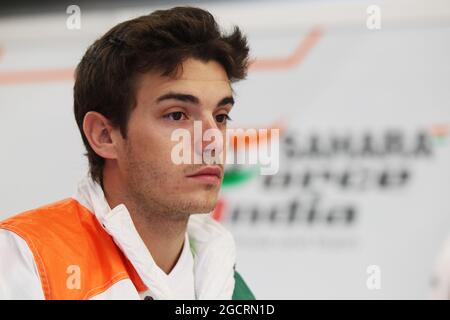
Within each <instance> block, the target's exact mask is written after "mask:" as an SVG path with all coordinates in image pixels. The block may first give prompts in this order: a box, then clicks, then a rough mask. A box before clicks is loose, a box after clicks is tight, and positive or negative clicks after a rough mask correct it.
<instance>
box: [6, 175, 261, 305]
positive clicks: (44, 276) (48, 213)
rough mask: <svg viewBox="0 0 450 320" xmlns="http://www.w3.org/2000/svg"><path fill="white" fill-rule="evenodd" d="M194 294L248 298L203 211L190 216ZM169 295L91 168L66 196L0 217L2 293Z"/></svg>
mask: <svg viewBox="0 0 450 320" xmlns="http://www.w3.org/2000/svg"><path fill="white" fill-rule="evenodd" d="M187 234H188V237H189V243H190V246H191V250H192V253H193V257H194V282H195V296H196V299H232V298H234V299H253V298H254V297H253V294H252V293H251V291H250V290H249V289H248V287H247V286H246V284H245V282H244V281H243V280H242V278H241V277H240V275H239V274H238V273H237V272H236V271H235V268H234V267H235V261H236V253H235V244H234V240H233V237H232V235H231V233H230V232H229V231H227V230H226V229H225V228H224V227H223V226H222V225H221V224H220V223H219V222H217V221H215V220H214V219H212V218H211V216H210V215H209V214H196V215H193V216H191V217H190V219H189V223H188V228H187ZM143 296H149V297H152V298H153V299H173V298H174V297H175V295H174V292H171V288H170V287H169V286H168V284H167V277H166V275H165V274H164V272H163V271H162V270H161V269H160V268H159V267H158V266H157V265H156V264H155V262H154V260H153V258H152V256H151V254H150V252H149V250H148V249H147V247H146V246H145V244H144V242H143V241H142V239H141V237H140V236H139V234H138V232H137V231H136V228H135V226H134V224H133V222H132V220H131V217H130V214H129V212H128V210H127V208H126V207H125V206H124V205H123V204H120V205H118V206H117V207H115V208H113V209H112V210H111V209H110V207H109V205H108V203H107V201H106V199H105V197H104V193H103V190H102V188H101V187H100V185H99V184H97V183H96V182H94V181H93V180H92V179H91V178H90V177H89V176H87V177H85V178H84V179H82V180H81V181H80V183H79V185H78V188H77V192H76V194H75V195H74V196H73V197H72V198H68V199H65V200H62V201H59V202H56V203H53V204H50V205H47V206H44V207H41V208H38V209H34V210H30V211H27V212H24V213H21V214H19V215H16V216H13V217H11V218H9V219H7V220H5V221H2V222H0V298H1V299H141V297H143Z"/></svg>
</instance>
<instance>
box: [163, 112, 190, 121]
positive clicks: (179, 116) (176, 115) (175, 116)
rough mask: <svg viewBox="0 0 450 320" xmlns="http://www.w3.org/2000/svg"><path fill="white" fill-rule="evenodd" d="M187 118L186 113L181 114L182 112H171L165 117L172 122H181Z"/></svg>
mask: <svg viewBox="0 0 450 320" xmlns="http://www.w3.org/2000/svg"><path fill="white" fill-rule="evenodd" d="M183 117H184V118H185V119H186V118H187V117H186V114H185V113H184V112H181V111H176V112H171V113H168V114H166V115H165V116H164V118H168V119H170V120H175V121H179V120H181V119H182V118H183Z"/></svg>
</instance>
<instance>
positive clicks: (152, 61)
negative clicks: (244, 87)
mask: <svg viewBox="0 0 450 320" xmlns="http://www.w3.org/2000/svg"><path fill="white" fill-rule="evenodd" d="M248 54H249V48H248V44H247V39H246V37H245V36H244V35H243V34H242V33H241V31H240V29H239V28H238V27H234V29H233V30H232V32H231V33H229V34H224V33H223V32H221V30H220V28H219V26H218V24H217V23H216V21H215V20H214V17H213V16H212V15H211V14H210V13H209V12H208V11H205V10H202V9H199V8H194V7H175V8H172V9H169V10H158V11H154V12H153V13H151V14H149V15H145V16H141V17H139V18H136V19H132V20H129V21H125V22H122V23H120V24H118V25H116V26H115V27H113V28H112V29H111V30H109V31H108V32H107V33H106V34H105V35H103V36H102V37H101V38H99V39H98V40H96V41H95V42H94V43H93V44H92V45H91V46H90V47H89V48H88V49H87V51H86V53H85V54H84V56H83V58H82V59H81V61H80V63H79V64H78V66H77V68H76V71H75V85H74V112H75V118H76V121H77V124H78V128H79V130H80V132H81V136H82V139H83V142H84V145H85V146H86V149H87V153H86V156H87V157H88V160H89V168H90V173H91V176H92V178H93V179H94V180H96V181H97V182H99V183H101V182H102V172H103V167H104V162H105V159H103V158H102V157H100V156H99V155H97V154H96V153H95V152H94V150H93V149H92V148H91V146H90V145H89V142H88V140H87V139H86V136H85V134H84V132H83V119H84V116H85V115H86V113H87V112H89V111H97V112H99V113H101V114H103V115H104V116H105V117H106V118H108V119H109V120H110V121H111V123H112V125H114V126H116V127H119V128H120V132H121V134H122V136H123V137H124V138H126V137H127V123H128V119H129V115H130V113H131V111H132V110H133V108H134V107H135V105H136V101H135V93H136V92H135V87H136V81H137V76H138V75H139V74H142V73H145V72H150V71H154V72H160V73H161V75H165V76H175V75H176V73H177V72H178V70H179V67H180V65H181V64H182V63H183V61H184V60H186V59H187V58H196V59H199V60H201V61H205V62H208V61H210V60H214V61H217V62H218V63H220V64H221V65H222V66H223V68H224V69H225V71H226V73H227V75H228V78H229V80H230V81H231V82H234V81H237V80H241V79H244V78H245V77H246V74H247V69H248Z"/></svg>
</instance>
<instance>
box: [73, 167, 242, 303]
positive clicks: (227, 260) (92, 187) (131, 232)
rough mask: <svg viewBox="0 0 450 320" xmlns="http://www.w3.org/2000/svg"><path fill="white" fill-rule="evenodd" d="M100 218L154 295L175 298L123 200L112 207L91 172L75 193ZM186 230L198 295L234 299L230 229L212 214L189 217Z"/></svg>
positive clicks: (209, 297)
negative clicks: (192, 258) (192, 256)
mask: <svg viewBox="0 0 450 320" xmlns="http://www.w3.org/2000/svg"><path fill="white" fill-rule="evenodd" d="M73 198H75V200H77V201H78V202H79V203H80V204H81V205H83V206H84V207H86V208H87V209H89V210H90V211H91V212H92V213H93V214H95V216H96V218H97V220H98V221H99V222H100V224H101V225H102V227H103V228H104V229H105V230H106V232H107V233H108V234H110V235H111V237H112V238H113V240H114V242H115V243H116V245H117V246H118V247H119V248H120V250H121V251H122V252H123V253H124V254H125V256H126V257H127V258H128V260H129V261H130V262H131V264H132V265H133V267H134V268H135V270H136V272H137V273H138V274H139V276H140V277H141V279H142V281H143V282H144V283H145V285H146V286H147V287H148V288H149V290H150V291H151V292H152V294H153V297H154V298H155V299H172V298H173V297H174V294H173V293H172V292H171V288H170V287H169V285H168V283H167V280H166V278H167V275H166V274H165V273H164V271H162V270H161V269H160V268H159V267H158V266H157V265H156V263H155V261H154V260H153V257H152V255H151V253H150V251H149V250H148V249H147V247H146V246H145V244H144V242H143V240H142V239H141V237H140V236H139V233H138V232H137V230H136V228H135V226H134V224H133V221H132V219H131V216H130V214H129V212H128V210H127V208H126V207H125V205H124V204H119V205H118V206H116V207H115V208H113V209H111V208H110V207H109V204H108V202H107V201H106V198H105V196H104V193H103V190H102V188H101V186H100V185H99V184H98V183H96V182H95V181H94V180H93V179H92V178H91V177H90V175H89V174H87V175H86V176H85V177H83V178H82V179H81V180H80V182H79V183H78V187H77V190H76V193H75V195H74V197H73ZM187 234H188V237H189V242H190V246H191V250H192V252H193V255H194V279H195V293H196V298H197V299H231V297H232V294H233V290H234V265H235V260H236V249H235V243H234V239H233V237H232V235H231V233H230V232H229V231H228V230H226V229H225V228H224V227H223V226H222V225H221V224H220V223H219V222H217V221H215V220H214V219H213V218H212V217H211V216H210V214H195V215H192V216H191V217H190V218H189V222H188V227H187Z"/></svg>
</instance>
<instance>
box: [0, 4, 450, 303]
mask: <svg viewBox="0 0 450 320" xmlns="http://www.w3.org/2000/svg"><path fill="white" fill-rule="evenodd" d="M368 5H369V4H368V3H365V2H338V1H335V2H334V1H333V2H322V1H321V2H318V3H317V2H316V3H313V2H300V3H297V2H282V3H277V4H275V3H270V2H263V3H259V4H257V3H256V2H249V3H242V4H237V3H235V4H228V5H227V4H224V3H219V4H214V5H212V4H211V5H208V4H205V5H204V6H205V8H207V9H210V10H212V12H213V13H214V14H215V15H216V16H217V17H218V18H219V20H221V21H222V22H223V23H224V24H225V25H228V24H232V23H237V24H239V25H241V26H242V28H243V29H244V30H245V31H246V32H247V33H248V36H249V39H250V44H251V47H252V56H253V57H254V58H255V59H256V60H255V62H254V63H253V64H252V66H251V69H250V72H249V76H248V80H247V81H245V82H242V83H239V84H236V86H235V91H236V100H237V104H236V107H235V110H233V112H232V114H231V116H232V118H233V119H234V121H233V122H232V126H234V127H242V128H256V129H258V128H279V129H280V140H279V143H278V144H277V146H278V147H279V154H280V161H279V171H278V173H277V174H276V175H266V176H264V175H261V174H260V169H261V168H260V167H259V166H258V165H228V166H227V171H226V175H225V179H224V185H223V189H222V192H221V194H220V200H219V203H218V205H217V207H216V209H215V211H214V212H213V213H212V214H213V216H214V217H215V218H216V219H217V220H219V221H221V222H222V223H224V224H225V225H226V226H227V227H228V228H229V229H230V230H231V231H232V232H233V234H234V235H235V239H236V242H237V246H238V269H239V270H240V271H241V273H242V274H243V275H244V277H245V278H246V279H247V281H248V282H249V285H250V286H251V287H252V288H253V290H254V292H255V294H256V296H257V298H268V299H270V298H275V299H281V298H287V299H294V298H307V299H309V298H343V299H345V298H362V299H366V298H368V299H379V298H407V299H409V298H427V297H428V295H429V290H430V280H431V273H432V268H433V264H434V259H435V256H436V254H437V252H438V250H439V247H440V245H441V242H442V241H443V239H444V238H445V236H446V234H447V232H450V198H449V196H448V194H449V190H450V137H449V134H450V105H449V101H450V90H449V88H450V63H449V57H450V42H449V41H448V39H450V20H449V17H450V14H449V13H450V5H449V4H448V2H445V1H435V2H433V1H426V2H425V1H410V2H401V1H392V2H390V3H389V4H387V3H384V2H379V4H378V5H379V6H378V8H379V9H380V17H381V25H380V29H373V30H372V29H371V28H370V24H369V28H368V24H367V19H368V17H369V16H370V12H369V13H367V11H366V9H367V7H368ZM81 9H82V10H83V8H81ZM152 9H153V8H150V9H148V8H142V10H137V9H133V11H131V10H124V9H121V10H119V9H116V10H114V11H108V12H102V11H95V12H87V13H85V14H84V15H83V11H82V16H81V17H82V20H81V21H82V24H81V29H80V30H68V29H67V28H66V25H65V23H66V19H67V16H68V15H67V14H66V13H65V9H63V10H62V12H61V14H59V15H58V14H52V15H51V16H37V17H36V16H30V17H17V18H14V19H12V18H5V19H3V20H2V21H0V115H1V117H0V119H1V120H0V121H1V126H0V137H1V138H0V139H1V152H2V153H1V155H2V157H1V166H0V177H1V180H0V193H1V200H2V201H1V202H0V218H2V219H3V218H6V217H8V216H9V215H11V214H14V213H16V212H19V211H22V210H26V209H28V208H32V207H35V206H38V205H42V204H45V203H47V202H51V201H55V200H58V199H60V198H63V197H67V196H70V195H71V194H72V192H73V191H74V188H75V185H76V181H77V179H78V177H79V175H80V174H82V173H83V172H84V171H85V170H86V161H85V159H84V158H83V156H82V154H83V152H84V150H83V146H82V143H81V139H80V137H79V133H78V131H77V128H76V125H75V121H74V119H73V115H72V96H71V95H72V86H73V79H72V73H73V68H74V66H75V65H76V63H77V62H78V61H79V59H80V57H81V55H82V53H83V52H84V50H85V49H86V47H87V45H89V44H90V43H91V42H92V41H93V40H94V39H95V38H96V37H97V36H99V35H100V34H101V33H102V32H104V31H106V30H107V29H108V28H109V27H110V26H112V25H114V24H115V23H116V22H118V21H121V20H123V19H125V18H127V17H131V16H135V15H136V14H139V13H144V12H148V11H149V10H152ZM259 141H260V142H261V141H262V140H259ZM252 147H257V145H254V146H252ZM237 152H245V150H237ZM155 187H157V186H155ZM0 259H1V253H0Z"/></svg>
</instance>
